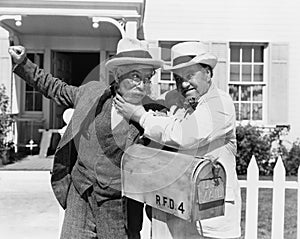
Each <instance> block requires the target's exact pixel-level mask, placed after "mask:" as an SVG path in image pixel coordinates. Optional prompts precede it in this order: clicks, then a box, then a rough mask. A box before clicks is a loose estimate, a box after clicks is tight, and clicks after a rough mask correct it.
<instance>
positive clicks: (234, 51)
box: [230, 46, 240, 62]
mask: <svg viewBox="0 0 300 239" xmlns="http://www.w3.org/2000/svg"><path fill="white" fill-rule="evenodd" d="M230 61H231V62H240V47H239V46H231V47H230Z"/></svg>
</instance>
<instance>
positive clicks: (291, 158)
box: [283, 142, 300, 175]
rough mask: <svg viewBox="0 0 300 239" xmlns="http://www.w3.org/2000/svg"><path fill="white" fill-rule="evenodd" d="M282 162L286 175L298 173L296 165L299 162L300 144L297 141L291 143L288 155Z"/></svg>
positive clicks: (297, 165)
mask: <svg viewBox="0 0 300 239" xmlns="http://www.w3.org/2000/svg"><path fill="white" fill-rule="evenodd" d="M283 162H284V166H285V169H286V174H287V175H298V167H299V164H300V145H299V143H298V142H295V143H293V146H292V148H291V150H290V151H289V153H288V157H287V158H285V159H284V161H283Z"/></svg>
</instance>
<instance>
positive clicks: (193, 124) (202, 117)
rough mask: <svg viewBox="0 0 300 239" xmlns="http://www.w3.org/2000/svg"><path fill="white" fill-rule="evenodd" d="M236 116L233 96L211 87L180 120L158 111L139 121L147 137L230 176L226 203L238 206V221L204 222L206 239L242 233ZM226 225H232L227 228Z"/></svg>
mask: <svg viewBox="0 0 300 239" xmlns="http://www.w3.org/2000/svg"><path fill="white" fill-rule="evenodd" d="M235 117H236V116H235V109H234V104H233V102H232V99H231V97H230V96H229V95H228V94H227V93H225V92H224V91H222V90H220V89H218V88H217V87H216V86H215V85H214V84H212V85H211V86H210V88H209V90H208V92H207V93H206V94H205V95H203V96H202V97H201V98H200V99H199V103H198V105H197V107H196V109H195V111H194V112H192V113H191V114H188V113H186V114H185V116H184V117H181V118H180V117H177V116H176V115H174V116H170V117H164V116H156V115H155V112H147V113H145V114H144V115H143V116H142V118H141V119H140V125H141V126H142V127H143V128H144V130H145V131H144V135H145V136H146V137H148V138H150V139H152V140H154V141H157V142H160V143H162V144H165V145H168V146H171V147H176V148H178V149H179V152H181V153H186V154H191V155H195V156H200V157H201V156H209V157H211V158H213V159H216V160H218V162H220V163H221V164H222V165H223V166H224V168H225V171H226V175H227V180H226V196H225V201H226V202H227V203H230V204H231V205H233V206H234V207H235V209H234V210H235V212H236V217H237V218H235V220H234V221H235V222H232V220H231V222H228V220H230V219H229V218H227V219H226V217H224V218H223V222H222V220H221V221H220V224H219V223H216V220H208V221H207V227H206V220H203V221H201V224H202V229H203V233H204V235H205V236H214V237H220V238H222V237H223V236H226V234H227V233H228V234H227V235H228V236H231V237H236V236H239V234H240V227H239V217H240V215H239V214H240V213H239V212H240V188H239V184H238V180H237V174H236V170H235V166H236V160H235V155H236V135H235V121H236V120H235ZM225 210H226V208H225ZM211 221H212V223H210V222H211ZM226 221H227V222H226ZM227 223H229V224H231V225H230V226H229V227H227V226H226V224H227ZM223 226H224V227H227V229H225V228H223ZM230 227H231V229H230ZM226 230H228V231H227V233H226Z"/></svg>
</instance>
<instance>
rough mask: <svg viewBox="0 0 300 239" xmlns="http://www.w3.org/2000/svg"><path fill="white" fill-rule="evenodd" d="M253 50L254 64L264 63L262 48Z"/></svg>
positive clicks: (258, 47)
mask: <svg viewBox="0 0 300 239" xmlns="http://www.w3.org/2000/svg"><path fill="white" fill-rule="evenodd" d="M253 48H254V62H264V54H263V52H264V47H263V46H255V47H253Z"/></svg>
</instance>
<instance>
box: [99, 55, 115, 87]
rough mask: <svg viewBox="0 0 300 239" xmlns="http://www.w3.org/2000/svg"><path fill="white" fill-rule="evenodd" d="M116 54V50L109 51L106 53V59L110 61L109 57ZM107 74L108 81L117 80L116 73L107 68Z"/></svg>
mask: <svg viewBox="0 0 300 239" xmlns="http://www.w3.org/2000/svg"><path fill="white" fill-rule="evenodd" d="M115 54H116V52H111V51H110V52H107V53H106V59H107V60H106V61H108V59H111V58H112V57H113V56H114V55H115ZM106 61H105V62H106ZM101 65H102V64H101ZM107 74H108V82H109V84H110V83H112V82H114V80H115V76H114V74H113V73H112V72H111V71H109V70H107Z"/></svg>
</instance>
